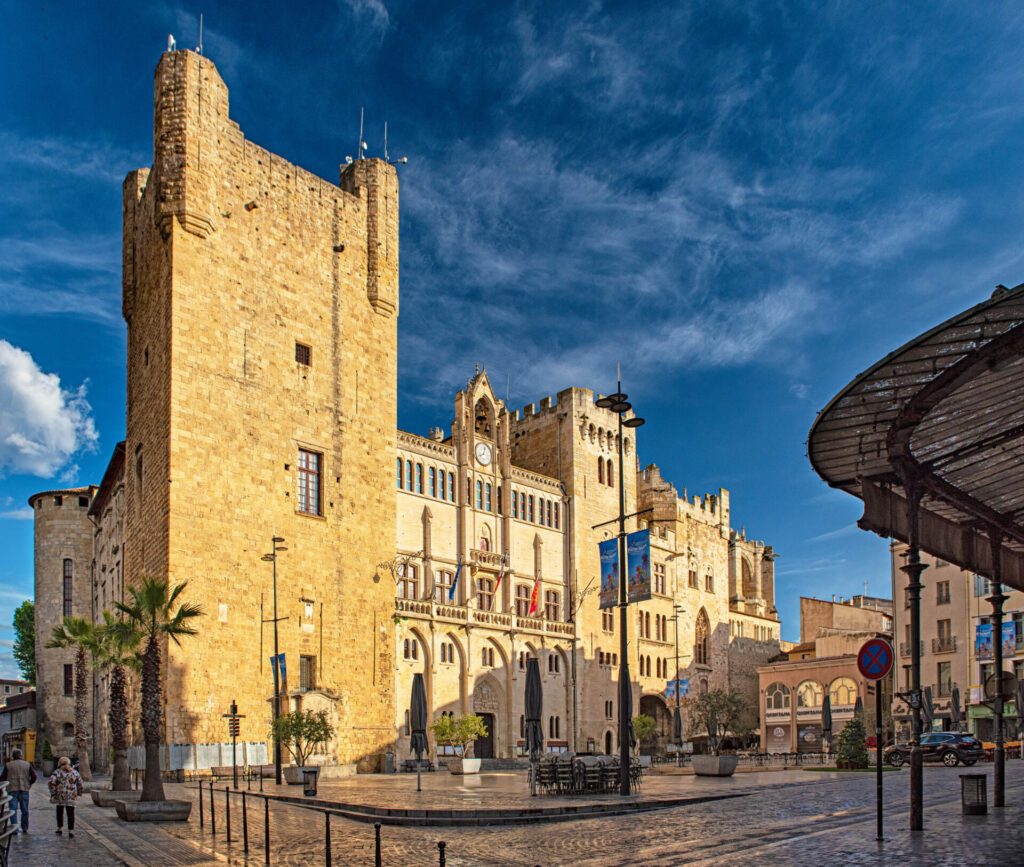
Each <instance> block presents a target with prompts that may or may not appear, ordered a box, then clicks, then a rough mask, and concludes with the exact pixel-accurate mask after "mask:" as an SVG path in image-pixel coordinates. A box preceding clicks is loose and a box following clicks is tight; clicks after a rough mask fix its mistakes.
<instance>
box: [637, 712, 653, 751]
mask: <svg viewBox="0 0 1024 867" xmlns="http://www.w3.org/2000/svg"><path fill="white" fill-rule="evenodd" d="M657 727H658V723H657V722H656V721H655V719H654V717H652V716H650V715H648V714H645V713H642V714H640V715H639V716H635V717H633V733H634V734H635V735H636V742H637V746H639V745H640V744H641V743H642V742H643V741H647V740H650V739H651V738H652V737H653V736H654V730H655V729H656V728H657Z"/></svg>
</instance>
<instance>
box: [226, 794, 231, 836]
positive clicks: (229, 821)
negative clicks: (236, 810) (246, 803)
mask: <svg viewBox="0 0 1024 867" xmlns="http://www.w3.org/2000/svg"><path fill="white" fill-rule="evenodd" d="M224 807H225V812H226V813H227V823H228V842H229V843H230V842H231V789H230V787H228V786H225V787H224Z"/></svg>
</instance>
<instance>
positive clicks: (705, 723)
mask: <svg viewBox="0 0 1024 867" xmlns="http://www.w3.org/2000/svg"><path fill="white" fill-rule="evenodd" d="M687 705H688V706H687V712H688V714H689V717H690V726H691V727H692V728H693V730H694V731H706V732H707V733H708V747H709V748H710V750H711V753H710V755H695V756H694V757H693V759H692V760H691V761H692V764H693V772H694V773H695V774H697V775H698V776H701V777H730V776H732V774H733V773H734V772H735V771H736V765H737V764H738V763H739V759H738V758H737V757H736V756H734V755H727V756H723V755H722V754H721V753H720V749H721V743H722V738H723V737H724V736H725V733H726V732H728V731H731V730H734V729H735V728H736V727H737V726H738V725H739V721H740V718H741V717H742V716H743V714H744V713H745V711H746V709H747V703H746V701H745V700H744V698H743V696H742V695H741V694H740V693H738V692H737V691H736V690H728V691H726V690H722V689H712V690H709V691H708V692H705V693H703V694H702V695H698V696H695V697H694V698H691V699H689V700H688V701H687Z"/></svg>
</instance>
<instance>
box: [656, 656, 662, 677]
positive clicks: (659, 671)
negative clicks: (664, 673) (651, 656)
mask: <svg viewBox="0 0 1024 867" xmlns="http://www.w3.org/2000/svg"><path fill="white" fill-rule="evenodd" d="M654 669H655V672H656V673H657V675H658V677H659V678H660V677H661V658H660V657H659V658H658V659H656V660H655V661H654Z"/></svg>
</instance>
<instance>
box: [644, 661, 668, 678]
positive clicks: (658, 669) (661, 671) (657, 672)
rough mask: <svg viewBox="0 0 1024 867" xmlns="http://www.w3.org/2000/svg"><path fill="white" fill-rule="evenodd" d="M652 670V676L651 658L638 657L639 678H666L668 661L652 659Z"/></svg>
mask: <svg viewBox="0 0 1024 867" xmlns="http://www.w3.org/2000/svg"><path fill="white" fill-rule="evenodd" d="M654 662H655V665H654V668H653V672H654V673H653V674H652V668H651V657H650V656H641V657H640V676H641V677H658V678H663V677H668V660H667V659H664V658H662V657H660V656H658V657H655V658H654Z"/></svg>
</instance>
